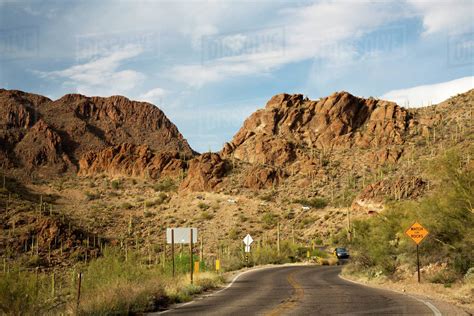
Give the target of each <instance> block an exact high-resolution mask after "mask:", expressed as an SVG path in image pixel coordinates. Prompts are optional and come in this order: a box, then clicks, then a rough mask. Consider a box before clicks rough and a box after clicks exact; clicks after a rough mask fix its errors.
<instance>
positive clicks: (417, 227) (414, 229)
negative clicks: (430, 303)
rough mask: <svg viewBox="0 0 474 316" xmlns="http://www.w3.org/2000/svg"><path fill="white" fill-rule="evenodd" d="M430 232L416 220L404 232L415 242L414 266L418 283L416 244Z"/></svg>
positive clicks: (418, 266)
mask: <svg viewBox="0 0 474 316" xmlns="http://www.w3.org/2000/svg"><path fill="white" fill-rule="evenodd" d="M429 233H430V232H429V231H428V230H427V229H426V228H424V227H423V226H422V225H421V224H420V223H418V221H416V222H415V223H413V225H411V226H410V227H409V228H408V229H407V230H406V231H405V234H406V235H407V236H408V237H410V238H411V239H412V240H413V241H414V242H415V244H416V267H417V271H418V283H420V254H419V252H418V245H419V244H420V243H421V242H422V241H423V240H424V239H425V238H426V236H428V234H429Z"/></svg>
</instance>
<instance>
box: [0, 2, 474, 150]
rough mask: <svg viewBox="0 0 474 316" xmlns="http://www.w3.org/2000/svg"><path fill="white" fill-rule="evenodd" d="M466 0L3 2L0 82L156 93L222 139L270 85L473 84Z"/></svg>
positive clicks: (404, 91) (411, 87)
mask: <svg viewBox="0 0 474 316" xmlns="http://www.w3.org/2000/svg"><path fill="white" fill-rule="evenodd" d="M473 15H474V1H472V0H468V1H465V0H453V1H415V0H405V1H360V2H356V1H349V0H347V1H309V0H296V1H199V0H195V1H167V2H165V1H131V0H130V1H91V0H90V1H0V54H1V55H0V87H2V88H7V89H19V90H24V91H28V92H35V93H39V94H43V95H46V96H48V97H50V98H52V99H56V98H59V97H61V96H62V95H64V94H66V93H73V92H74V93H81V94H85V95H100V96H110V95H115V94H120V95H125V96H127V97H129V98H131V99H137V100H145V101H149V102H151V103H154V104H156V105H157V106H158V107H160V108H161V109H162V110H163V111H164V112H165V113H166V115H167V116H168V117H169V118H170V119H171V120H172V121H173V122H174V123H175V124H176V125H177V126H178V128H179V129H180V131H181V132H182V133H183V134H184V136H185V137H186V138H187V139H188V141H189V142H190V144H191V146H192V147H193V148H195V149H196V150H198V151H207V150H209V149H211V150H219V149H221V147H222V145H223V143H224V142H225V141H228V140H230V139H231V137H232V136H233V135H234V134H235V133H236V131H237V130H238V128H240V126H241V125H242V122H243V120H244V119H245V118H246V117H247V116H248V115H249V114H251V113H252V112H254V111H255V110H256V109H258V108H262V107H263V106H264V105H265V103H266V101H267V100H268V99H270V97H271V96H273V95H274V94H277V93H282V92H287V93H303V94H305V95H307V96H308V97H310V98H311V99H317V98H319V97H323V96H326V95H329V94H331V93H332V92H334V91H340V90H345V91H349V92H351V93H353V94H355V95H359V96H365V97H369V96H375V97H382V98H386V99H390V100H393V101H396V102H398V103H399V104H401V105H406V106H421V105H426V104H429V103H436V102H439V101H441V100H443V99H445V98H447V97H449V96H450V95H453V94H455V93H458V92H463V91H466V90H468V89H470V88H473V87H474V79H473V70H474V22H473V21H474V19H473Z"/></svg>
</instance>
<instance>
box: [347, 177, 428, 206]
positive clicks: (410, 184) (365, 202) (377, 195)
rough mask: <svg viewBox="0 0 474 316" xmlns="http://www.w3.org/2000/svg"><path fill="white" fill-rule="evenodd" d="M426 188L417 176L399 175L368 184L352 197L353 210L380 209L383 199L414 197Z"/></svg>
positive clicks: (424, 183)
mask: <svg viewBox="0 0 474 316" xmlns="http://www.w3.org/2000/svg"><path fill="white" fill-rule="evenodd" d="M425 189H426V182H425V181H423V179H421V178H419V177H413V176H412V177H409V176H401V177H398V178H396V179H391V180H390V179H386V180H380V181H378V182H375V183H373V184H369V185H368V186H367V187H365V188H364V189H363V190H362V192H360V194H359V195H358V196H357V197H356V198H355V199H354V202H353V203H352V208H353V209H355V210H364V211H367V212H370V211H377V212H378V211H381V210H382V209H383V204H384V202H385V200H387V199H391V200H401V199H416V198H418V197H420V196H421V195H422V194H423V192H424V190H425Z"/></svg>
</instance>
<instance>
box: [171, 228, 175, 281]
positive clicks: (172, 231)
mask: <svg viewBox="0 0 474 316" xmlns="http://www.w3.org/2000/svg"><path fill="white" fill-rule="evenodd" d="M171 260H172V261H173V278H174V269H175V268H174V229H173V228H171Z"/></svg>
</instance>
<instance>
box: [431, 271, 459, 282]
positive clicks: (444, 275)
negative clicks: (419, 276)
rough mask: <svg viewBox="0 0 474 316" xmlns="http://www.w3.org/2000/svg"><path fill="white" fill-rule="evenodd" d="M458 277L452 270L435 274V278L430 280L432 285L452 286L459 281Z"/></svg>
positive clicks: (432, 277)
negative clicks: (451, 284)
mask: <svg viewBox="0 0 474 316" xmlns="http://www.w3.org/2000/svg"><path fill="white" fill-rule="evenodd" d="M458 277H459V276H458V275H456V273H454V272H453V271H450V270H442V271H438V272H437V273H435V274H434V275H433V276H431V277H430V278H429V281H430V282H431V283H439V284H450V283H453V282H455V281H456V280H457V279H458Z"/></svg>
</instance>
